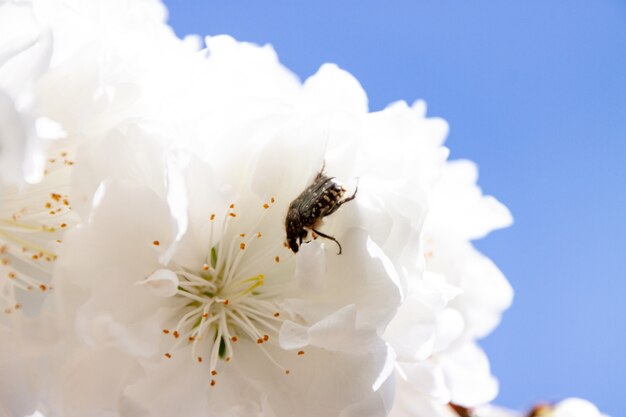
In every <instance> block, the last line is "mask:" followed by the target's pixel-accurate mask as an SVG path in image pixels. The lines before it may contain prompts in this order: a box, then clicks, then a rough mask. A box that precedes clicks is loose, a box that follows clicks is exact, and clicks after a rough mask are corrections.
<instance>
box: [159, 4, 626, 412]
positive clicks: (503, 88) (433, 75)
mask: <svg viewBox="0 0 626 417" xmlns="http://www.w3.org/2000/svg"><path fill="white" fill-rule="evenodd" d="M165 3H166V4H167V5H168V7H169V8H170V23H171V25H172V26H173V27H174V29H175V30H176V32H177V33H178V34H179V35H185V34H189V33H197V34H202V35H207V34H211V35H213V34H221V33H228V34H230V35H232V36H234V37H236V38H237V39H239V40H245V41H251V42H255V43H260V44H264V43H271V44H272V45H273V46H274V48H275V49H276V51H277V52H278V55H279V57H280V58H281V61H282V62H283V63H284V64H285V65H286V66H287V67H289V68H290V69H291V70H293V71H294V72H295V73H296V74H298V75H299V76H300V77H301V78H302V79H304V78H306V77H308V76H309V75H311V74H313V73H314V72H315V71H316V70H317V68H318V67H319V66H320V65H321V64H322V63H324V62H335V63H337V64H338V65H339V66H341V67H342V68H345V69H347V70H348V71H350V72H351V73H352V74H354V75H355V76H356V77H357V78H358V79H359V80H360V82H361V83H362V85H363V87H364V88H365V90H366V91H367V93H368V96H369V100H370V108H371V109H372V110H377V109H381V108H383V107H384V106H385V105H386V104H387V103H389V102H392V101H396V100H399V99H403V100H407V101H409V102H412V101H414V100H415V99H418V98H422V99H424V100H426V101H427V103H428V106H429V113H430V114H431V115H434V116H441V117H444V118H445V119H446V120H448V122H449V124H450V127H451V131H450V136H449V139H448V142H447V145H448V146H449V147H450V148H451V150H452V153H451V158H454V159H456V158H469V159H472V160H474V161H475V162H477V163H478V164H479V166H480V173H481V177H480V180H479V183H480V185H481V186H482V187H483V190H484V191H485V192H486V193H488V194H492V195H494V196H496V197H497V198H498V199H500V200H501V201H502V202H504V203H505V204H506V205H507V206H508V207H509V208H510V209H511V211H512V212H513V215H514V217H515V225H514V226H513V227H512V228H510V229H506V230H503V231H499V232H495V233H494V234H492V235H490V236H489V237H488V238H487V239H485V240H484V241H480V242H477V246H478V247H479V248H480V249H481V250H482V251H484V252H485V253H486V254H487V255H489V256H490V257H491V258H492V259H493V260H494V261H495V262H496V263H497V264H498V265H499V266H500V267H501V269H502V270H503V271H504V272H505V274H506V275H507V277H508V278H509V280H510V282H511V283H512V285H513V287H514V288H515V291H516V295H515V301H514V305H513V307H512V308H511V309H510V310H509V311H508V312H507V313H506V314H505V316H504V321H503V323H502V324H501V326H500V327H499V328H498V329H497V330H496V331H495V333H493V334H492V335H491V336H489V337H488V338H487V339H485V340H484V341H483V343H482V345H483V346H484V347H485V349H486V350H487V352H488V354H489V356H490V358H491V362H492V367H493V371H494V373H495V374H496V375H497V376H498V377H499V379H500V382H501V389H500V391H501V392H500V396H499V397H498V399H497V401H496V402H498V403H500V404H503V405H506V406H510V407H515V408H527V407H529V406H530V405H531V404H532V403H533V402H535V401H538V400H547V401H553V400H558V399H561V398H564V397H568V396H581V397H585V398H587V399H590V400H591V401H593V402H595V403H596V404H597V405H598V406H599V407H600V408H601V409H602V410H603V411H604V412H606V413H609V414H612V415H613V416H614V417H617V416H619V415H622V413H623V410H624V409H626V397H625V396H624V393H623V387H624V378H625V377H624V375H626V359H625V356H626V355H625V354H626V302H625V301H624V296H623V294H624V292H625V290H626V2H624V1H622V0H594V1H583V0H552V1H545V0H525V1H523V2H522V1H510V0H498V1H485V0H474V1H471V2H469V1H449V0H437V1H433V0H402V1H400V0H385V1H382V0H372V1H363V0H341V1H336V0H315V1H312V0H301V1H294V0H272V1H269V0H268V1H256V2H254V1H249V0H248V1H242V0H221V1H213V0H166V1H165Z"/></svg>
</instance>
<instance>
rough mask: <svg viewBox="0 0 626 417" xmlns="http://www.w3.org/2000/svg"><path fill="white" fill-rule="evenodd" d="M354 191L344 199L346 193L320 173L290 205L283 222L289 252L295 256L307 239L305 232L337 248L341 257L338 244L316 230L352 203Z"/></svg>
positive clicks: (342, 188)
mask: <svg viewBox="0 0 626 417" xmlns="http://www.w3.org/2000/svg"><path fill="white" fill-rule="evenodd" d="M356 192H357V190H355V191H354V193H353V194H352V195H351V196H350V197H348V198H343V197H344V195H345V193H346V189H345V188H344V187H343V185H341V183H339V182H338V181H337V180H335V178H334V177H329V176H327V175H326V174H324V172H323V169H322V171H320V172H319V173H318V174H317V176H316V177H315V179H314V180H313V183H312V184H311V185H310V186H308V187H307V188H306V189H305V190H304V191H303V192H302V193H300V195H299V196H298V197H297V198H296V199H295V200H293V201H292V202H291V204H290V205H289V211H288V212H287V218H286V219H285V229H286V231H287V243H288V244H289V247H290V248H291V250H292V251H293V252H294V253H295V252H298V249H299V247H300V245H301V244H302V240H303V239H305V238H306V237H307V235H308V230H311V231H313V232H314V233H316V234H317V235H319V236H322V237H325V238H327V239H331V240H333V241H334V242H335V243H337V245H338V246H339V254H341V244H340V243H339V242H338V241H337V239H335V238H334V237H332V236H328V235H326V234H324V233H322V232H320V231H319V230H316V229H317V228H318V227H319V226H320V225H321V221H322V219H323V218H324V217H326V216H329V215H331V214H333V213H334V212H335V211H337V210H338V209H339V207H341V206H342V205H343V204H344V203H347V202H348V201H350V200H353V199H354V197H355V196H356Z"/></svg>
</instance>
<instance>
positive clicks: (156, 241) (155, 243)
mask: <svg viewBox="0 0 626 417" xmlns="http://www.w3.org/2000/svg"><path fill="white" fill-rule="evenodd" d="M152 244H153V245H154V246H159V245H160V244H161V242H159V241H158V240H155V241H154V242H152Z"/></svg>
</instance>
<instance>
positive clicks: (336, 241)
mask: <svg viewBox="0 0 626 417" xmlns="http://www.w3.org/2000/svg"><path fill="white" fill-rule="evenodd" d="M311 230H313V231H314V232H315V233H317V234H318V235H320V236H321V237H325V238H326V239H330V240H332V241H333V242H335V243H336V244H337V246H339V253H338V254H337V255H341V243H339V241H338V240H337V239H335V238H334V237H332V236H329V235H327V234H325V233H322V232H320V231H319V230H315V229H311Z"/></svg>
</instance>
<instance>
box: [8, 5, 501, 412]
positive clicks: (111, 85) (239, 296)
mask: <svg viewBox="0 0 626 417" xmlns="http://www.w3.org/2000/svg"><path fill="white" fill-rule="evenodd" d="M29 8H30V6H29ZM32 10H33V13H34V16H35V18H36V22H37V28H44V29H43V30H42V29H38V30H39V32H37V33H38V35H37V36H39V38H37V39H43V40H46V39H47V40H50V39H52V40H53V41H54V44H53V48H52V54H51V56H48V55H45V54H43V55H42V56H44V55H45V56H46V58H47V59H46V60H43V61H42V62H45V66H42V67H41V70H40V71H38V72H37V73H36V77H35V76H33V77H30V78H28V80H30V81H31V84H32V87H33V88H32V94H31V96H32V97H31V99H32V100H30V102H31V103H34V104H33V105H32V106H31V107H28V108H27V110H28V111H24V112H22V111H21V109H20V108H18V107H17V104H16V103H18V101H19V100H17V99H16V98H15V97H16V96H13V95H11V96H10V97H9V98H10V100H8V101H7V103H9V104H7V105H4V107H2V102H1V101H0V117H3V118H6V119H7V120H8V122H7V124H6V126H9V127H11V129H13V130H15V128H14V127H15V126H17V127H19V128H20V129H24V126H29V123H30V124H32V123H31V122H28V123H24V122H23V120H22V119H20V118H22V117H23V116H24V115H31V116H29V117H31V119H29V120H31V121H32V120H35V119H33V117H35V116H37V117H39V120H40V121H41V120H44V121H48V122H49V121H50V120H54V121H55V122H54V123H48V124H47V125H46V123H39V125H42V126H44V127H46V126H47V129H48V130H50V129H51V127H52V128H55V129H56V130H57V132H56V133H57V134H56V136H60V137H61V139H59V140H56V141H53V142H46V146H45V147H44V148H45V152H46V159H47V166H46V172H45V173H46V175H45V176H44V179H43V181H42V182H41V183H40V184H37V185H34V186H29V188H27V189H24V190H18V189H9V188H7V190H9V192H5V193H3V194H2V195H1V196H0V243H2V246H1V248H3V250H4V252H6V257H5V259H6V262H5V263H4V264H3V265H0V274H2V273H5V274H6V275H7V276H8V277H9V278H10V280H8V281H7V280H5V281H0V290H2V296H3V298H2V301H0V302H2V303H4V304H3V306H6V308H7V311H8V310H10V312H11V314H10V315H5V317H4V319H5V320H4V321H5V323H10V322H13V321H15V319H14V317H17V318H18V319H19V320H21V319H22V316H21V315H18V314H13V313H14V312H15V311H16V310H20V309H21V310H29V313H32V315H37V313H40V312H41V313H40V314H39V315H40V317H38V318H37V319H35V324H30V325H29V326H30V328H37V327H41V326H43V325H44V324H45V327H47V328H48V329H49V330H50V335H48V337H46V338H45V341H40V343H39V342H35V341H34V340H33V339H32V338H27V339H25V340H27V342H25V343H24V345H23V346H18V345H14V344H13V343H14V341H15V340H22V339H20V333H19V331H20V329H21V327H19V326H14V325H13V324H14V323H10V324H8V325H7V327H6V329H7V332H8V333H6V337H7V340H9V341H10V342H9V343H11V344H9V345H6V344H4V345H3V344H2V342H0V350H2V349H5V350H8V351H14V352H15V355H14V357H13V359H14V361H13V362H12V363H9V362H2V361H0V371H2V370H3V369H5V368H4V367H5V366H14V365H15V366H18V370H17V371H14V370H13V369H11V373H14V372H20V373H22V374H23V375H24V376H28V377H29V378H30V379H27V380H26V382H25V383H24V384H23V386H28V387H29V388H24V393H25V395H24V396H23V397H21V398H19V400H20V401H15V402H13V403H8V404H9V406H8V407H9V412H11V413H14V414H15V413H20V414H23V413H25V412H31V411H33V410H34V408H36V407H33V406H32V403H35V402H36V403H37V407H39V409H40V411H42V412H44V414H45V415H46V416H47V417H53V416H55V415H72V416H90V417H92V416H98V415H101V416H112V415H121V416H140V415H146V414H147V415H154V416H160V415H162V416H168V417H169V416H172V415H187V416H195V415H215V416H242V417H243V416H249V415H263V416H268V417H269V416H285V415H298V416H330V415H336V416H342V417H347V416H364V415H371V416H384V415H387V414H388V413H389V411H390V409H391V407H392V402H393V396H394V391H395V387H394V378H396V377H397V378H398V393H399V396H398V404H399V405H398V406H397V407H396V408H395V409H394V413H402V412H406V413H408V414H407V415H415V414H419V413H423V412H424V410H434V411H433V412H432V413H431V414H432V415H445V413H450V412H451V411H450V410H451V408H450V407H449V406H448V405H447V403H448V402H450V401H452V402H454V403H458V404H461V405H467V406H471V405H476V404H481V403H484V402H487V401H489V400H490V399H491V398H492V397H493V395H495V390H496V389H497V385H496V383H495V380H494V379H493V378H492V377H491V375H490V374H489V368H488V362H487V360H486V357H485V356H484V354H483V353H482V351H481V350H480V349H479V348H478V347H477V346H476V345H475V340H476V339H477V338H479V337H482V336H484V335H485V334H486V333H488V332H489V331H490V330H491V329H492V328H493V327H494V326H495V325H496V324H497V322H498V320H499V315H500V313H501V311H502V310H503V309H504V308H506V307H507V306H508V304H509V303H510V297H511V293H510V288H509V287H508V284H506V280H504V277H503V276H502V275H501V274H500V272H499V271H498V270H497V268H496V267H495V266H494V265H493V264H492V263H491V262H490V261H489V260H488V259H487V258H485V257H483V256H482V255H480V254H479V253H478V252H476V251H475V250H474V249H473V248H472V246H471V244H470V243H469V239H474V238H477V237H481V236H482V235H484V234H486V233H487V232H488V231H490V230H492V229H493V228H495V227H502V226H504V225H506V223H507V222H508V221H510V218H509V217H507V216H508V212H507V211H506V209H504V208H503V206H501V205H499V204H498V203H497V202H495V200H490V199H489V198H483V197H482V194H481V193H480V191H479V190H477V189H476V188H475V185H474V183H475V175H474V176H472V171H471V167H470V168H469V169H467V167H466V165H463V164H462V163H461V164H454V165H448V166H447V167H446V168H445V169H444V170H443V173H442V168H443V166H444V160H445V158H446V157H447V150H446V149H445V148H443V147H442V142H443V139H444V137H445V135H446V133H447V125H446V124H445V122H443V121H441V120H438V119H433V118H426V117H425V105H424V103H422V102H417V103H415V104H414V105H413V106H407V105H406V104H405V103H394V104H392V105H390V106H389V107H388V108H387V109H385V110H384V111H381V112H376V113H368V111H367V97H366V95H365V93H364V92H363V90H362V88H361V87H360V85H359V83H358V81H356V80H355V79H354V78H353V77H352V76H351V75H350V74H348V73H346V72H344V71H342V70H340V69H338V68H337V67H336V66H334V65H324V66H322V68H320V70H319V71H318V73H317V74H316V75H314V76H313V77H311V78H309V79H308V80H306V81H305V82H304V83H300V82H299V81H298V80H297V78H296V77H295V76H294V75H293V74H291V73H290V72H289V71H288V70H287V69H285V68H284V67H282V66H281V65H280V64H279V62H278V60H277V57H276V54H275V53H274V51H273V50H272V49H271V47H257V46H255V45H251V44H246V43H239V42H236V41H234V40H233V39H232V38H230V37H227V36H217V37H211V38H207V39H206V44H207V50H204V51H197V49H198V42H197V40H195V39H187V40H185V41H180V40H178V39H177V38H176V37H175V36H174V34H173V32H172V31H171V29H169V28H168V27H166V26H165V25H164V24H163V21H164V18H165V13H164V9H163V7H162V5H161V4H160V3H159V2H157V1H152V0H141V1H133V2H128V1H126V0H96V1H91V2H80V1H73V0H34V1H33V2H32ZM1 16H3V14H2V13H1V12H0V17H1ZM31 17H32V16H31ZM42 34H43V35H42ZM40 43H41V44H42V45H44V44H45V43H44V42H43V41H41V42H39V43H38V45H39V44H40ZM48 53H49V51H48ZM48 64H49V65H48ZM23 67H24V65H23V64H19V65H17V66H16V67H15V68H18V69H19V68H23ZM0 92H1V91H0ZM29 94H30V93H29ZM0 98H1V97H0ZM32 115H35V116H32ZM42 117H43V118H44V119H41V118H42ZM18 122H19V123H18ZM55 123H58V125H55ZM58 127H60V129H58ZM52 130H54V129H52ZM43 131H44V129H43V128H41V129H39V130H38V131H37V132H36V133H37V135H38V136H40V137H43V136H44V135H43V134H42V132H43ZM48 136H51V135H48ZM4 137H7V138H10V139H7V140H5V139H3V142H0V143H3V144H7V143H9V141H12V142H10V143H17V144H21V143H24V138H25V137H26V136H24V135H22V136H19V135H17V136H16V135H15V134H12V136H10V135H5V136H4ZM15 138H17V139H15ZM5 148H6V149H8V148H7V147H6V146H5ZM16 149H20V148H19V147H18V148H16ZM20 152H22V151H20ZM0 157H2V155H0ZM20 157H21V156H20ZM11 160H13V157H11ZM324 165H325V169H326V172H327V173H328V174H329V175H332V176H335V177H337V179H338V181H341V182H343V183H344V184H345V187H346V188H347V191H346V192H347V194H346V195H350V193H353V192H356V193H357V194H356V198H355V199H354V200H353V201H351V202H348V203H346V204H345V205H344V206H342V208H341V209H340V210H339V211H337V212H336V213H334V214H333V215H331V216H329V217H327V218H325V219H324V221H323V224H322V225H320V227H321V229H320V231H321V232H323V233H324V234H328V235H330V236H334V237H335V238H336V239H337V241H338V242H340V244H341V246H342V249H343V253H342V254H341V255H337V251H338V247H337V245H336V244H335V242H332V241H331V240H323V239H322V238H321V237H320V238H319V239H317V240H313V241H311V242H305V243H303V244H302V246H301V248H300V251H299V252H298V254H297V255H294V254H293V252H292V251H291V250H290V249H289V248H288V247H285V246H284V241H285V216H286V212H287V207H288V206H289V203H290V202H291V201H292V200H293V199H294V198H295V197H296V196H298V194H299V193H300V192H301V191H302V190H304V189H305V188H306V186H307V185H308V184H310V182H311V181H312V180H313V178H314V177H315V176H316V174H317V173H318V172H319V170H320V169H321V167H322V166H324ZM70 175H71V180H70ZM440 176H441V179H440V180H439V182H438V185H437V186H436V187H437V188H435V189H434V190H433V185H434V184H435V182H436V181H437V180H438V178H439V177H440ZM357 183H358V191H356V186H357ZM70 207H71V209H70ZM427 213H428V215H427ZM79 215H80V217H79ZM494 216H495V217H496V219H495V220H494ZM3 220H4V221H3ZM478 220H480V221H478ZM425 222H426V226H425V227H424V224H425ZM78 223H80V224H79V225H78V226H77V227H75V228H74V225H76V224H78ZM425 229H426V232H425V233H424V230H425ZM66 230H68V231H67V232H65V231H66ZM312 237H313V236H312V235H309V237H308V238H307V239H312ZM307 239H305V240H307ZM59 248H62V249H60V252H59ZM59 253H61V256H60V258H59V260H58V262H57V267H56V269H55V270H54V279H53V286H54V289H55V291H53V292H52V294H51V295H50V296H48V297H47V298H46V299H45V300H44V302H43V306H42V305H41V304H42V302H41V301H42V300H41V299H35V300H34V301H32V302H28V303H26V304H27V305H24V303H23V302H22V301H21V300H22V298H21V297H23V293H28V290H29V288H40V289H41V290H46V292H47V290H48V289H49V288H50V283H49V275H50V273H51V271H52V267H51V265H52V261H53V260H54V259H55V257H56V256H57V255H58V254H59ZM3 262H4V259H3ZM46 262H47V263H46ZM42 264H43V266H42ZM3 268H4V269H3ZM425 269H426V273H424V270H425ZM10 274H13V275H10ZM21 290H25V291H21ZM485 294H488V295H489V297H486V295H485ZM29 298H30V299H33V297H29ZM485 301H487V302H485ZM8 317H10V319H8ZM394 317H395V318H394ZM50 319H52V321H53V323H51V322H50ZM42 323H43V324H42ZM390 323H391V324H390ZM0 324H1V323H0ZM27 327H28V326H27ZM2 330H4V329H2ZM6 346H9V347H8V348H7V347H6ZM18 351H19V352H20V355H18V354H17V353H18ZM22 352H23V353H24V356H23V355H22V354H21V353H22ZM29 355H30V356H29ZM32 358H36V360H31V362H40V363H45V372H44V367H42V369H34V368H32V367H29V366H27V365H26V364H27V363H28V361H29V360H30V359H32ZM394 365H395V369H396V372H395V373H394V372H393V369H394ZM1 375H2V374H0V401H2V400H3V398H5V397H7V395H9V394H8V393H10V392H11V391H10V390H8V389H7V388H5V387H6V384H5V381H6V378H5V379H3V377H2V376H1ZM474 388H476V389H474ZM413 395H415V396H416V401H414V402H411V401H410V399H411V398H412V397H411V396H413ZM34 397H36V399H33V398H34ZM4 401H5V402H6V401H7V400H4ZM24 404H26V405H28V406H27V407H25V406H24ZM419 410H421V411H419ZM435 413H437V414H435Z"/></svg>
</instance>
